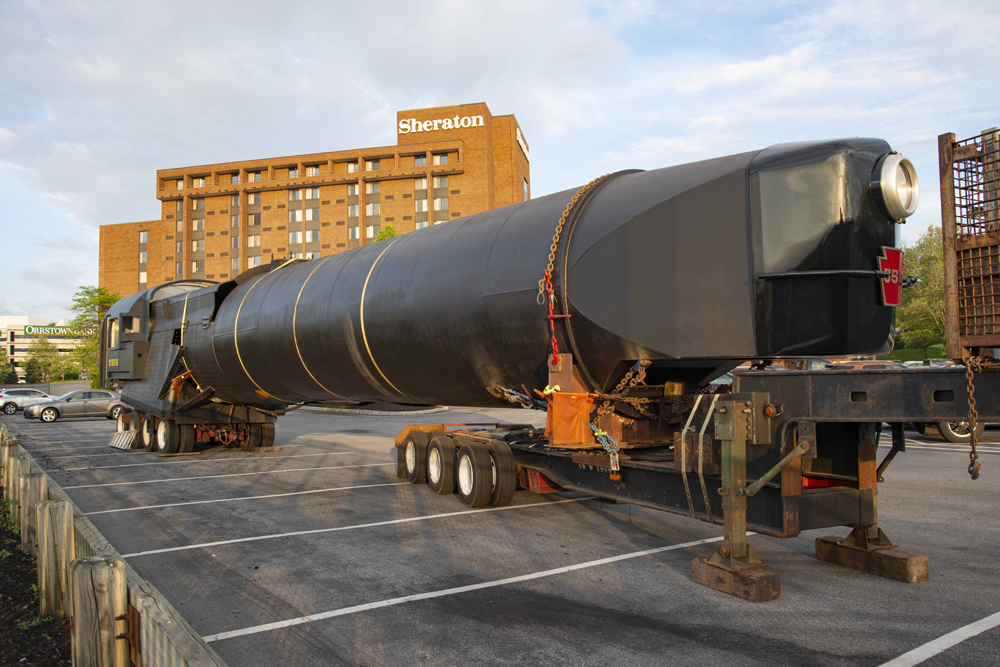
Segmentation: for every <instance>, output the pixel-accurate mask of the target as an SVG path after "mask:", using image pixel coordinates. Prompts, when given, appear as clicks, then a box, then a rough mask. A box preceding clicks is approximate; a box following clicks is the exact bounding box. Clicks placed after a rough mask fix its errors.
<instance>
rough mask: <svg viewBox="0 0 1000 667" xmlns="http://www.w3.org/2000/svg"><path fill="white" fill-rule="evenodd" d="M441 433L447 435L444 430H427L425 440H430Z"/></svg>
mask: <svg viewBox="0 0 1000 667" xmlns="http://www.w3.org/2000/svg"><path fill="white" fill-rule="evenodd" d="M442 435H448V434H447V433H445V432H444V431H427V441H428V442H430V441H431V440H433V439H434V438H438V437H440V436H442Z"/></svg>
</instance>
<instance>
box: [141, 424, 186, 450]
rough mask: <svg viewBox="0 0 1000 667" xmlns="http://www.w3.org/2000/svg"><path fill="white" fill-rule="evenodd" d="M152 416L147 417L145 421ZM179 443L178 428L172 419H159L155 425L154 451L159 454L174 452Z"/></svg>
mask: <svg viewBox="0 0 1000 667" xmlns="http://www.w3.org/2000/svg"><path fill="white" fill-rule="evenodd" d="M150 420H152V417H147V421H150ZM180 444H181V434H180V429H179V428H178V426H177V422H175V421H174V420H173V419H161V420H160V423H158V424H157V425H156V451H158V452H159V453H160V454H175V453H177V450H178V448H179V447H180Z"/></svg>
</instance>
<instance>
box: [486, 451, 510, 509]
mask: <svg viewBox="0 0 1000 667" xmlns="http://www.w3.org/2000/svg"><path fill="white" fill-rule="evenodd" d="M486 448H487V449H488V450H489V452H490V458H491V459H492V460H493V461H492V465H493V475H494V482H493V493H492V494H491V495H490V505H493V506H494V507H503V506H505V505H510V502H511V501H512V500H514V491H515V490H516V489H517V466H515V465H514V455H513V454H511V453H510V447H509V446H508V445H507V443H506V442H504V441H503V440H491V441H490V442H488V443H486Z"/></svg>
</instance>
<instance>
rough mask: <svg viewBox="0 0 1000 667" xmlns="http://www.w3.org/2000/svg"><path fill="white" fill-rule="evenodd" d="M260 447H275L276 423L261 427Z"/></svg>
mask: <svg viewBox="0 0 1000 667" xmlns="http://www.w3.org/2000/svg"><path fill="white" fill-rule="evenodd" d="M257 446H258V447H274V423H271V424H261V425H260V444H259V445H257Z"/></svg>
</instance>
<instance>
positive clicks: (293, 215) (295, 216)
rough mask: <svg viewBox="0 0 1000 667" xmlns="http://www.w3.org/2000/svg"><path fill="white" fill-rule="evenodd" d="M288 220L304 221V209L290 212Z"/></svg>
mask: <svg viewBox="0 0 1000 667" xmlns="http://www.w3.org/2000/svg"><path fill="white" fill-rule="evenodd" d="M288 222H302V209H301V208H300V209H298V210H297V211H289V212H288Z"/></svg>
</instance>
